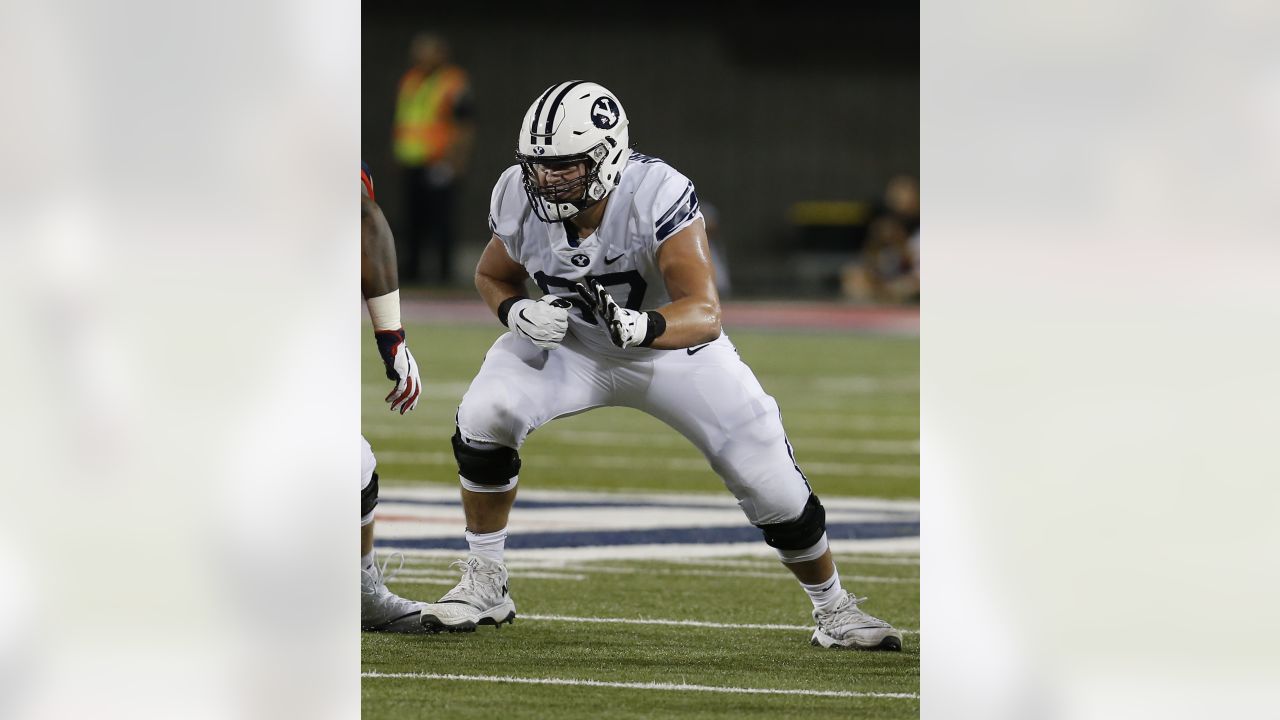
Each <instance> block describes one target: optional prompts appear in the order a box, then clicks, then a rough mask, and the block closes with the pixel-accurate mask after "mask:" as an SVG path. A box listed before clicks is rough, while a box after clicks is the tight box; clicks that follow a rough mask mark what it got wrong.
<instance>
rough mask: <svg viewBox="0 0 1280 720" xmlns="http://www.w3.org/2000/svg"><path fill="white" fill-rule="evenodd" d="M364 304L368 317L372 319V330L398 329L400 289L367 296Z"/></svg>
mask: <svg viewBox="0 0 1280 720" xmlns="http://www.w3.org/2000/svg"><path fill="white" fill-rule="evenodd" d="M364 304H365V305H366V306H367V307H368V308H369V319H370V320H373V329H374V330H399V329H400V328H401V327H402V326H401V325H400V291H399V290H392V291H391V292H389V293H387V294H386V295H379V296H378V297H375V298H367V299H366V300H365V301H364Z"/></svg>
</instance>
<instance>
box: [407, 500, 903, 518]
mask: <svg viewBox="0 0 1280 720" xmlns="http://www.w3.org/2000/svg"><path fill="white" fill-rule="evenodd" d="M382 502H384V503H396V504H403V505H430V506H435V507H461V506H462V501H461V500H458V499H456V498H455V499H444V498H441V499H438V500H437V499H424V498H406V497H395V496H391V497H388V496H386V495H383V497H382ZM515 507H517V508H529V509H535V508H536V509H542V510H555V509H568V508H681V509H697V508H704V509H707V510H723V509H725V503H723V502H713V501H702V502H698V501H694V500H689V501H685V500H679V501H675V500H671V501H667V500H633V499H627V498H616V499H615V498H610V499H601V500H533V499H529V498H526V497H517V498H516V502H515ZM870 512H875V513H876V514H877V515H889V516H895V517H902V518H910V519H916V518H918V517H919V516H920V513H919V512H918V511H916V510H890V509H882V508H875V509H874V510H870Z"/></svg>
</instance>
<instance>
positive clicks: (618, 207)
mask: <svg viewBox="0 0 1280 720" xmlns="http://www.w3.org/2000/svg"><path fill="white" fill-rule="evenodd" d="M700 217H702V211H701V210H699V209H698V194H697V193H696V192H695V191H694V188H693V182H692V181H690V180H689V178H687V177H685V176H684V175H681V174H680V173H679V172H678V171H677V170H676V169H675V168H673V167H671V166H670V165H668V164H666V163H665V162H663V161H661V160H659V159H657V158H652V157H648V156H646V155H641V154H639V153H632V154H631V159H630V160H629V161H628V162H627V165H626V167H625V168H624V169H623V171H622V178H621V180H620V181H619V183H618V186H617V187H616V188H615V189H614V191H613V192H612V193H611V194H610V195H609V198H608V205H606V206H605V211H604V217H603V219H602V220H601V222H600V227H599V228H598V229H597V230H596V231H595V232H594V233H592V234H591V236H590V237H587V238H582V239H579V238H578V237H577V234H576V233H572V234H571V233H569V232H566V228H565V224H564V223H546V222H543V221H541V220H539V219H538V217H537V216H536V215H534V213H533V209H532V208H531V207H530V206H529V197H528V195H526V194H525V191H524V180H523V178H522V172H521V170H520V166H519V165H513V166H512V167H510V168H507V170H506V172H504V173H502V177H501V178H499V179H498V184H497V185H495V186H494V188H493V197H492V198H491V200H490V203H489V229H490V230H492V231H493V234H494V235H496V236H497V237H498V238H499V239H500V240H502V244H503V246H504V247H505V248H506V250H507V254H508V255H510V256H511V258H512V259H513V260H515V261H516V262H518V263H520V264H521V265H523V266H524V268H525V270H526V271H528V273H529V277H531V278H533V280H534V282H536V283H537V284H538V287H539V288H541V289H542V292H543V293H546V294H551V295H557V296H559V297H563V298H565V299H566V300H568V301H570V302H571V303H573V305H574V309H573V310H571V311H570V312H569V332H570V333H572V334H573V335H574V336H575V337H577V338H578V339H579V340H581V341H582V342H583V343H584V344H585V345H587V346H588V347H590V348H591V349H593V350H595V351H598V352H602V353H606V354H611V355H618V356H620V357H626V358H630V359H633V360H640V359H644V358H646V357H652V354H653V353H660V352H663V351H661V350H652V349H650V348H629V349H627V350H625V351H624V350H622V349H620V348H618V347H617V346H615V345H614V344H613V342H612V341H611V340H610V339H609V332H608V329H607V328H605V327H604V325H603V324H601V323H600V322H599V321H598V320H597V318H596V317H595V314H594V313H593V312H592V311H591V310H590V309H589V308H587V307H586V304H585V303H583V302H582V301H581V299H580V298H579V296H578V294H577V293H576V292H575V291H574V290H573V285H574V284H575V283H577V282H581V281H582V280H584V279H585V278H587V277H594V278H595V279H597V280H599V281H600V282H601V284H603V285H604V286H605V287H606V288H608V290H609V293H610V294H611V295H613V298H614V299H615V300H617V301H618V304H619V305H622V306H623V307H626V308H629V309H631V310H653V309H656V308H659V307H661V306H663V305H666V304H667V303H669V302H671V298H670V296H668V295H667V286H666V283H665V282H664V281H663V279H662V273H661V272H660V271H659V269H658V247H659V246H661V245H662V243H663V241H664V240H666V239H667V238H669V237H671V236H672V235H674V234H676V233H677V232H679V231H680V230H682V229H684V228H685V227H687V226H688V225H689V224H690V223H692V222H694V221H695V220H697V219H698V218H700Z"/></svg>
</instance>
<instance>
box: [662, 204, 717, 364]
mask: <svg viewBox="0 0 1280 720" xmlns="http://www.w3.org/2000/svg"><path fill="white" fill-rule="evenodd" d="M658 269H659V270H660V271H661V272H662V279H663V280H664V281H665V282H666V285H667V294H669V295H670V296H671V303H670V304H668V305H664V306H662V307H660V308H658V310H657V311H658V313H660V314H661V315H662V317H663V318H664V319H666V321H667V322H666V329H665V330H664V331H663V332H662V334H661V335H659V336H658V337H657V338H655V339H654V341H653V344H652V345H651V347H655V348H659V349H662V350H677V349H679V348H687V347H693V346H694V345H701V344H703V343H709V342H711V341H712V340H715V339H716V338H718V337H720V294H719V293H718V292H716V281H715V275H714V271H713V270H712V267H711V249H710V248H709V247H708V245H707V231H706V226H705V225H703V222H702V218H698V219H697V220H695V221H693V222H692V223H690V224H689V226H688V227H685V228H684V229H682V230H681V231H680V232H677V233H676V234H674V235H672V236H671V237H669V238H667V239H666V240H665V241H664V242H663V243H662V245H661V247H659V248H658Z"/></svg>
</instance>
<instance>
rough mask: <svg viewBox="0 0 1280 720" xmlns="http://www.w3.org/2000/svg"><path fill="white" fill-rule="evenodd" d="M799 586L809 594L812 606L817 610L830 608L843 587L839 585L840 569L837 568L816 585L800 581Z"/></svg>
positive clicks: (838, 597) (837, 598)
mask: <svg viewBox="0 0 1280 720" xmlns="http://www.w3.org/2000/svg"><path fill="white" fill-rule="evenodd" d="M800 587H802V588H804V591H805V592H806V593H808V594H809V599H810V600H812V601H813V607H814V608H816V609H818V610H830V609H831V608H832V607H833V606H834V605H835V604H836V602H837V601H838V600H839V599H840V595H841V593H842V592H843V588H841V587H840V571H839V570H837V571H835V572H834V573H832V574H831V577H829V578H827V579H826V580H824V581H823V582H820V583H818V584H817V585H806V584H804V583H800Z"/></svg>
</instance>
